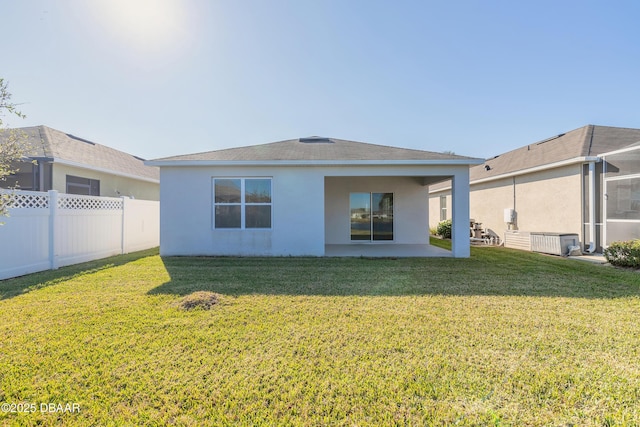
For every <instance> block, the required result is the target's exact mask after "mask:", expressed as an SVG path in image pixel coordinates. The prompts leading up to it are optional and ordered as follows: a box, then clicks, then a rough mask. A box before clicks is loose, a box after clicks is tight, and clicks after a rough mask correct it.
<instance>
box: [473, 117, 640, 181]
mask: <svg viewBox="0 0 640 427" xmlns="http://www.w3.org/2000/svg"><path fill="white" fill-rule="evenodd" d="M638 141H640V129H629V128H618V127H609V126H596V125H587V126H583V127H581V128H578V129H575V130H572V131H570V132H567V133H563V134H560V135H557V136H555V137H552V138H548V139H545V140H543V141H540V142H536V143H533V144H529V145H525V146H524V147H520V148H518V149H516V150H513V151H509V152H507V153H504V154H501V155H499V156H496V157H493V158H490V159H487V161H486V162H485V163H484V164H482V165H478V166H474V167H472V168H471V169H470V171H469V175H470V180H471V182H474V181H476V180H480V179H486V178H491V177H494V176H499V175H503V174H507V173H513V172H517V171H520V170H526V169H530V168H535V167H538V166H543V165H547V164H551V163H556V162H561V161H563V160H570V159H575V158H579V157H588V156H597V155H599V154H602V153H605V152H607V151H613V150H618V149H620V148H624V147H626V146H628V145H631V144H633V143H636V142H638ZM485 165H487V166H489V168H490V169H488V170H487V169H486V168H485Z"/></svg>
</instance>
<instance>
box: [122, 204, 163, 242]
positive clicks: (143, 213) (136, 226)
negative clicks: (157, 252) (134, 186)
mask: <svg viewBox="0 0 640 427" xmlns="http://www.w3.org/2000/svg"><path fill="white" fill-rule="evenodd" d="M123 202H124V221H123V222H124V225H123V227H124V228H123V233H122V236H123V237H122V253H125V254H126V253H129V252H135V251H141V250H143V249H148V248H155V247H156V246H158V245H159V244H160V211H159V204H158V202H156V201H152V200H134V199H123Z"/></svg>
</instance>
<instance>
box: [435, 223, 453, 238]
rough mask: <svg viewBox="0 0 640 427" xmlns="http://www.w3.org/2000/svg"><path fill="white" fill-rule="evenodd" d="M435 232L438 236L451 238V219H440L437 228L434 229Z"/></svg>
mask: <svg viewBox="0 0 640 427" xmlns="http://www.w3.org/2000/svg"><path fill="white" fill-rule="evenodd" d="M436 233H437V234H438V236H440V237H442V238H443V239H450V238H451V220H450V219H448V220H446V221H440V222H439V223H438V228H437V229H436Z"/></svg>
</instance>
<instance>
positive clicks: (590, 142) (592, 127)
mask: <svg viewBox="0 0 640 427" xmlns="http://www.w3.org/2000/svg"><path fill="white" fill-rule="evenodd" d="M595 133H596V132H595V125H588V128H587V135H585V138H584V139H585V143H584V145H587V144H588V146H587V147H586V152H585V150H584V149H583V153H585V155H587V156H590V155H591V147H593V136H594V135H595ZM587 140H588V142H587ZM584 145H583V147H584Z"/></svg>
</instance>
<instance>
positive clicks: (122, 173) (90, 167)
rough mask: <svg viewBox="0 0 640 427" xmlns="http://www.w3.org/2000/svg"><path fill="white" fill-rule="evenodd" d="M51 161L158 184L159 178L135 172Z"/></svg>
mask: <svg viewBox="0 0 640 427" xmlns="http://www.w3.org/2000/svg"><path fill="white" fill-rule="evenodd" d="M53 163H54V164H55V163H57V164H60V165H65V166H73V167H76V168H81V169H86V170H90V171H95V172H102V173H107V174H110V175H116V176H121V177H123V178H131V179H137V180H138V181H144V182H151V183H153V184H160V180H159V179H155V178H149V177H146V176H141V175H135V174H132V173H127V172H121V171H116V170H113V169H107V168H100V167H95V166H91V165H86V164H83V163H78V162H72V161H70V160H64V159H53Z"/></svg>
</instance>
